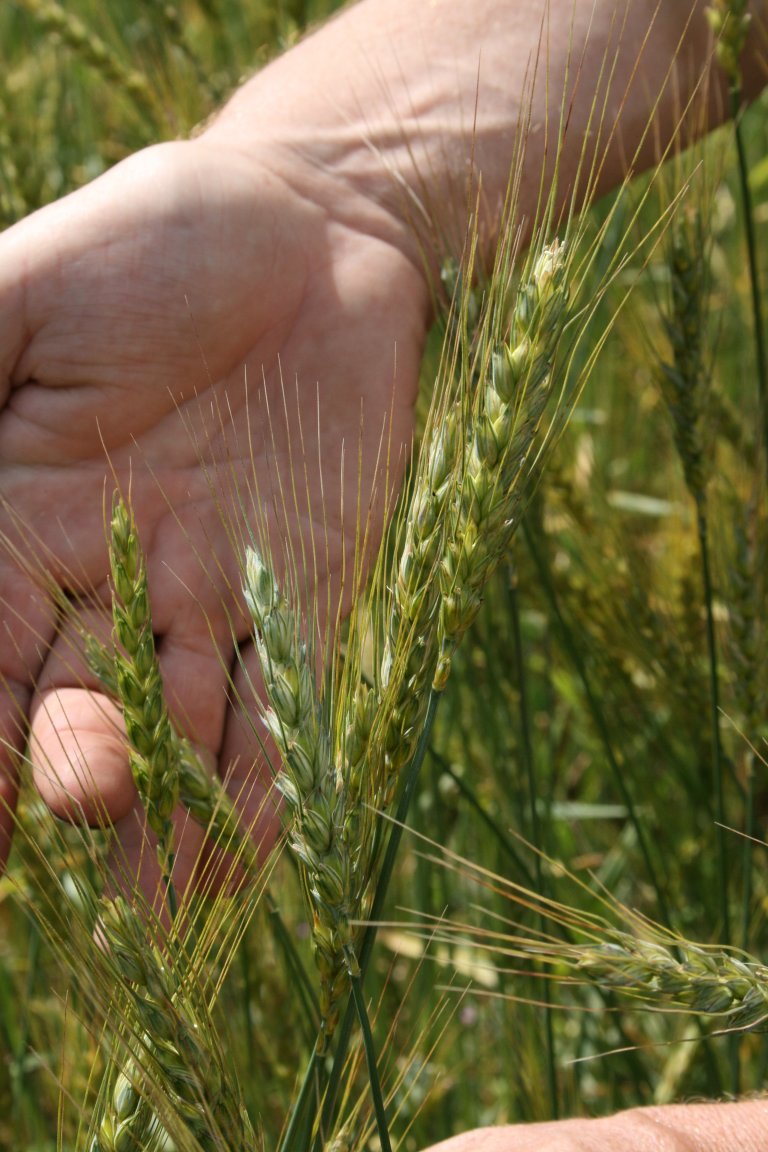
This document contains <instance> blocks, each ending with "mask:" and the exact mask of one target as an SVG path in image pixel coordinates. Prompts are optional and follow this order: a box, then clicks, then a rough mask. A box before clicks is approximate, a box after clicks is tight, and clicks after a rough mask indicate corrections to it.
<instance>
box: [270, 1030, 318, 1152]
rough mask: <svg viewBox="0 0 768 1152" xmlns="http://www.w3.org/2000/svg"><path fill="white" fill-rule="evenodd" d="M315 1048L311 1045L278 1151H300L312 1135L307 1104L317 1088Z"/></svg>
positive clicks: (310, 1118)
mask: <svg viewBox="0 0 768 1152" xmlns="http://www.w3.org/2000/svg"><path fill="white" fill-rule="evenodd" d="M318 1070H319V1066H318V1064H317V1048H316V1047H313V1049H312V1051H311V1053H310V1056H309V1060H308V1061H307V1067H306V1069H305V1070H304V1079H303V1081H302V1084H301V1089H300V1091H299V1095H298V1097H297V1099H296V1103H295V1104H294V1106H293V1108H292V1110H291V1118H290V1120H289V1122H288V1127H287V1128H286V1130H285V1133H284V1135H283V1138H282V1140H281V1141H280V1145H279V1149H278V1152H301V1150H302V1149H308V1148H309V1142H310V1139H311V1135H312V1113H311V1112H310V1111H309V1105H310V1102H311V1100H312V1097H313V1096H314V1095H315V1093H316V1090H317V1072H318Z"/></svg>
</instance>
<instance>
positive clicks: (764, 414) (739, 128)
mask: <svg viewBox="0 0 768 1152" xmlns="http://www.w3.org/2000/svg"><path fill="white" fill-rule="evenodd" d="M741 101H742V94H741V86H740V85H736V86H732V87H731V115H732V117H733V121H734V126H735V130H734V136H735V138H736V155H737V158H738V169H739V189H740V191H741V201H742V207H743V211H744V235H745V239H746V242H747V259H748V263H749V286H750V295H751V300H752V323H753V328H754V335H755V359H756V361H757V387H758V397H759V402H760V427H761V430H762V436H763V463H764V466H765V468H766V474H767V475H768V357H767V356H766V348H765V330H764V328H763V306H762V293H761V290H760V270H759V267H758V260H757V235H756V232H755V212H754V205H753V203H752V191H751V189H750V186H749V167H748V162H747V150H746V145H745V142H744V128H743V117H742V111H743V110H742V104H741Z"/></svg>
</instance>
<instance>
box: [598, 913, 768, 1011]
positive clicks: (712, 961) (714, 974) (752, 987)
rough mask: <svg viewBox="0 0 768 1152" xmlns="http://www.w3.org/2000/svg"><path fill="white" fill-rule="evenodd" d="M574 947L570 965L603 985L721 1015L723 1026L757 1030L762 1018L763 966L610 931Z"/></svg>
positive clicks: (681, 943) (767, 989)
mask: <svg viewBox="0 0 768 1152" xmlns="http://www.w3.org/2000/svg"><path fill="white" fill-rule="evenodd" d="M611 935H612V937H613V939H612V940H610V941H608V942H606V943H605V944H596V945H589V946H586V947H585V948H583V949H580V952H579V958H578V959H577V961H576V967H577V969H579V970H580V971H583V972H585V973H586V974H587V975H589V976H590V978H593V979H596V980H597V981H598V982H599V983H600V984H603V985H605V986H607V987H609V988H616V989H620V990H621V991H623V992H627V993H635V994H637V996H638V997H639V998H641V999H643V1000H645V1001H647V1002H650V1003H661V1004H668V1005H670V1006H678V1007H683V1008H688V1009H690V1011H692V1012H696V1013H701V1014H702V1015H717V1016H720V1017H723V1019H724V1024H725V1025H726V1026H727V1027H728V1028H741V1029H757V1028H760V1027H761V1026H763V1025H764V1024H765V1022H766V1020H768V967H766V966H765V965H764V964H760V963H759V962H757V961H756V960H753V959H750V958H740V957H737V956H734V955H732V954H731V953H729V952H724V951H715V950H711V949H705V948H701V947H699V946H697V945H696V944H691V943H689V942H688V941H686V940H675V942H674V946H671V945H667V944H665V943H663V942H658V941H647V940H638V939H636V938H635V937H633V936H630V935H628V934H626V933H623V932H614V933H611Z"/></svg>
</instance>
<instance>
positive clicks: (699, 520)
mask: <svg viewBox="0 0 768 1152" xmlns="http://www.w3.org/2000/svg"><path fill="white" fill-rule="evenodd" d="M696 526H697V530H698V535H699V548H700V551H701V576H702V581H703V584H704V608H705V613H706V622H707V660H708V664H709V701H710V705H709V735H710V747H711V759H712V798H713V802H714V809H715V843H716V846H717V847H716V852H717V881H718V893H719V900H720V920H721V922H722V933H721V938H722V941H723V944H724V945H726V946H728V945H730V943H731V918H730V911H729V908H728V874H727V869H726V855H725V854H726V847H725V797H724V794H723V757H722V741H721V739H720V685H719V675H718V664H717V640H716V637H715V615H714V611H713V602H714V592H713V588H712V573H711V568H710V563H709V532H708V524H707V501H706V496H705V494H704V492H703V491H701V492H699V493H697V495H696ZM740 1047H741V1044H740V1036H739V1034H738V1032H733V1033H732V1034H731V1036H730V1038H729V1042H728V1065H729V1072H730V1087H731V1091H732V1092H733V1093H734V1095H738V1093H739V1090H740V1084H741V1074H740V1069H739V1049H740Z"/></svg>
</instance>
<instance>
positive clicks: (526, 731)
mask: <svg viewBox="0 0 768 1152" xmlns="http://www.w3.org/2000/svg"><path fill="white" fill-rule="evenodd" d="M510 575H511V581H510V586H509V605H510V609H511V617H512V648H513V653H514V664H515V673H516V676H515V678H516V680H517V690H518V694H519V699H520V755H521V757H522V760H523V765H524V768H525V776H526V780H527V783H528V803H529V808H530V819H531V837H532V840H533V845H534V848H535V849H536V852H535V854H534V867H535V870H536V891H537V892H540V893H541V894H542V895H546V886H545V883H544V872H543V869H542V866H541V862H542V853H543V852H544V848H545V845H544V842H543V839H542V833H541V821H540V820H539V812H538V804H537V799H538V796H537V791H538V790H537V787H536V770H535V767H534V760H533V741H532V740H531V723H530V710H529V706H528V689H527V682H526V665H525V658H524V656H523V635H522V629H521V627H520V600H519V597H518V594H517V584H516V578H515V574H514V571H512V572H511V573H510ZM539 924H540V926H541V931H542V933H544V932H546V922H545V917H544V914H543V913H541V914H540V915H539ZM542 999H543V1001H544V1008H543V1011H544V1035H545V1046H546V1059H547V1088H548V1091H549V1108H550V1113H551V1117H552V1119H553V1120H557V1119H558V1118H559V1116H560V1099H559V1093H558V1084H557V1061H556V1057H555V1035H554V1031H553V1028H552V1012H551V1000H552V997H551V990H550V985H549V981H547V980H545V981H544V994H543V997H542Z"/></svg>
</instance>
